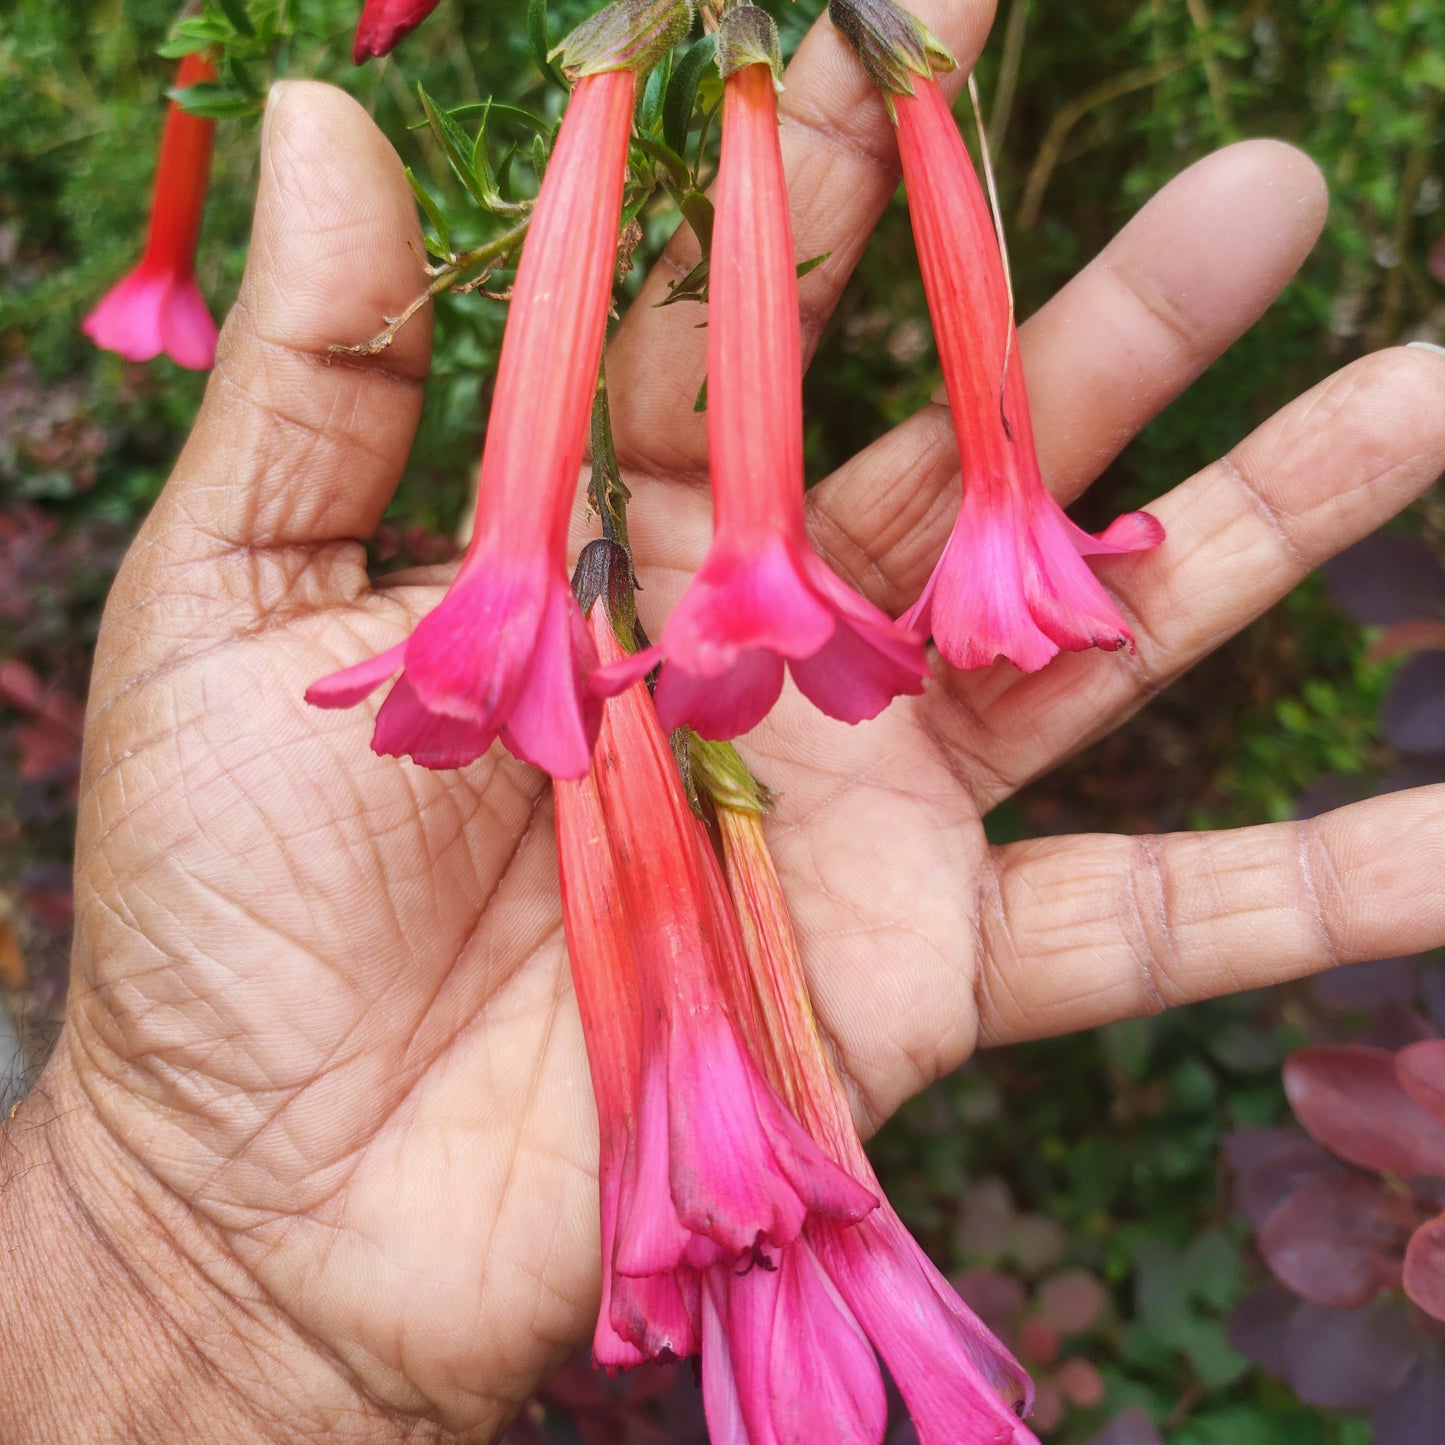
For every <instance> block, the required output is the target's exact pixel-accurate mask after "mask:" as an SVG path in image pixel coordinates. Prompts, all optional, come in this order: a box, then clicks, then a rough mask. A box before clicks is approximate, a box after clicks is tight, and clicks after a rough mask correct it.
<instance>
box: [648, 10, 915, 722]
mask: <svg viewBox="0 0 1445 1445" xmlns="http://www.w3.org/2000/svg"><path fill="white" fill-rule="evenodd" d="M776 46H777V38H776V31H775V30H773V28H772V21H771V20H770V19H769V18H768V17H767V15H766V14H765V13H764V12H763V11H761V10H759V9H756V8H755V7H753V6H751V5H743V6H738V7H735V8H733V9H730V10H728V11H726V12H725V13H724V15H723V18H722V21H721V23H720V26H719V30H718V58H719V66H720V68H722V70H723V73H724V76H725V81H724V95H723V129H722V154H721V159H720V161H719V165H718V178H717V197H716V221H715V223H714V226H713V234H712V248H711V261H710V267H709V279H708V410H707V418H708V448H709V454H710V468H711V473H712V486H713V524H714V539H713V545H712V548H711V550H710V551H709V553H708V555H707V558H706V560H705V561H704V562H703V565H702V567H701V568H700V569H699V571H698V573H697V575H696V577H695V578H694V579H693V581H692V583H691V585H690V586H689V587H688V589H687V591H686V593H685V594H684V595H683V597H682V600H681V601H680V602H679V603H678V605H677V608H676V610H675V611H674V612H673V614H672V616H671V618H670V619H669V620H668V622H667V625H666V627H665V628H664V629H663V631H662V635H661V637H660V639H659V650H660V652H661V655H662V657H663V658H664V659H665V661H664V665H663V669H662V674H661V677H660V679H659V682H658V687H657V707H658V712H659V715H660V716H661V718H662V720H663V724H664V725H665V726H666V727H669V728H671V727H676V726H678V725H680V724H681V723H684V722H685V723H688V724H690V725H691V726H692V727H694V728H695V729H697V731H698V732H700V733H702V734H703V735H704V736H705V737H710V738H726V737H733V736H734V735H736V734H737V733H740V732H745V731H746V730H747V729H749V728H751V727H753V726H754V725H756V724H757V723H758V722H760V721H761V720H762V718H763V717H764V715H765V714H766V713H767V711H768V709H769V708H771V707H772V705H773V703H774V702H775V701H776V700H777V697H778V694H779V692H780V691H781V690H782V685H783V671H784V666H785V664H786V666H787V667H788V668H789V669H790V670H791V672H792V676H793V680H794V682H796V683H797V685H798V687H799V689H800V690H801V691H802V692H803V694H804V695H805V696H806V697H808V698H809V699H810V700H811V701H812V702H813V703H814V704H815V705H816V706H818V707H819V708H821V709H822V710H823V711H824V712H826V713H828V714H830V715H831V716H833V717H837V718H841V719H843V720H844V721H846V722H860V721H862V720H863V719H865V718H870V717H873V716H875V715H876V714H877V713H878V712H880V711H881V710H882V709H883V708H884V707H886V706H887V705H888V703H889V702H890V701H891V699H892V698H893V697H895V696H896V695H898V694H899V693H918V692H921V691H922V690H923V682H924V679H925V678H926V676H927V671H928V669H927V663H926V661H925V658H924V653H923V648H922V645H921V643H920V641H919V639H918V638H917V637H915V636H914V635H912V634H911V633H910V632H908V631H906V630H905V629H903V628H900V627H899V626H898V624H896V623H895V622H893V621H892V620H891V619H890V618H888V617H887V616H886V615H885V614H884V613H883V612H881V611H879V610H878V609H877V608H876V607H874V606H873V605H872V603H870V602H868V601H866V600H865V599H864V598H862V597H860V596H859V595H858V594H857V593H856V592H854V591H853V589H852V588H850V587H848V586H847V585H846V584H845V583H844V582H843V581H842V580H841V579H839V578H838V577H837V576H836V575H835V574H834V573H833V572H832V571H831V570H830V569H829V568H828V567H827V565H826V564H825V563H824V562H823V561H822V559H821V558H820V557H819V556H818V555H817V553H816V552H815V551H814V550H813V547H812V544H811V543H810V542H809V541H808V537H807V533H806V531H805V528H804V522H803V402H802V376H803V367H802V341H801V332H800V323H799V312H798V281H797V272H796V264H795V261H794V256H793V236H792V228H791V225H790V223H789V219H788V198H787V191H786V189H785V186H784V181H783V163H782V154H781V151H780V149H779V145H778V114H777V96H776V93H775V89H774V69H773V63H774V61H775V58H776Z"/></svg>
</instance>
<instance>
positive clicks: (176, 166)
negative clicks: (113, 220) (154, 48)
mask: <svg viewBox="0 0 1445 1445" xmlns="http://www.w3.org/2000/svg"><path fill="white" fill-rule="evenodd" d="M215 78H216V70H215V67H214V66H213V65H212V64H211V62H210V61H209V60H207V59H206V57H205V56H204V55H201V54H195V55H187V56H185V57H184V58H183V59H182V60H181V63H180V66H179V67H178V68H177V70H176V87H177V88H178V89H181V90H185V89H187V88H188V87H190V86H192V85H199V84H200V83H201V82H203V81H208V80H214V79H215ZM215 134H216V124H215V122H214V121H210V120H202V119H201V117H200V116H197V115H191V114H189V113H188V112H187V111H184V110H182V109H181V107H180V105H179V104H177V103H176V102H175V101H172V102H171V103H170V105H169V107H168V108H167V110H166V123H165V130H164V131H163V132H162V135H161V153H160V160H159V162H158V164H157V166H156V188H155V199H154V201H153V202H152V204H151V221H150V230H149V232H148V233H147V235H146V245H145V251H144V253H143V254H142V256H141V259H140V263H139V264H138V265H137V266H136V268H135V270H133V271H132V272H131V273H130V274H129V275H128V276H127V277H125V279H124V280H122V281H120V282H118V283H117V284H116V285H115V286H113V287H112V288H111V289H110V290H109V291H107V292H106V294H105V295H104V296H103V297H102V298H101V299H100V301H99V302H98V303H97V304H96V306H95V309H94V310H93V311H91V313H90V315H89V316H87V317H86V318H85V320H84V321H83V322H82V323H81V328H80V329H81V330H82V331H84V332H85V334H86V335H87V336H88V337H90V339H91V340H92V341H93V342H95V344H96V345H97V346H99V347H101V348H102V349H103V350H105V351H114V352H118V353H119V354H120V355H121V356H123V357H125V359H126V360H127V361H149V360H150V359H151V358H152V357H155V356H159V355H160V354H161V353H162V352H164V353H165V354H166V355H167V356H169V357H170V358H171V360H172V361H174V362H175V363H176V364H177V365H178V366H184V367H188V368H189V369H190V370H192V371H206V370H208V369H209V368H210V367H211V366H212V365H214V364H215V360H216V323H215V322H214V321H213V320H212V319H211V313H210V312H209V311H208V310H207V309H206V302H205V298H204V297H203V296H202V295H201V288H200V285H199V284H198V283H197V281H196V242H197V241H198V240H199V239H200V235H201V218H202V215H203V213H204V212H205V209H206V186H207V183H208V182H209V180H210V175H211V146H212V143H213V141H214V139H215Z"/></svg>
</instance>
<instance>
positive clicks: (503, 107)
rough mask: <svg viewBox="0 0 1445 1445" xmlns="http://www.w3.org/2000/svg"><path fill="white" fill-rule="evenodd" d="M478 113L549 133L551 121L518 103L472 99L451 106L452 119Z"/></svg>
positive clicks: (470, 117)
mask: <svg viewBox="0 0 1445 1445" xmlns="http://www.w3.org/2000/svg"><path fill="white" fill-rule="evenodd" d="M478 115H480V116H486V117H489V118H491V119H493V120H495V119H497V118H498V117H504V118H506V119H508V120H514V121H516V122H517V124H518V125H523V126H526V127H527V129H528V130H531V131H534V132H535V133H536V134H537V135H542V136H545V135H549V134H550V133H551V130H552V122H551V121H549V120H545V119H544V118H543V117H542V116H540V115H533V114H532V112H531V111H530V110H523V109H522V107H521V106H520V105H507V104H505V103H504V102H503V101H500V100H472V101H468V102H467V103H466V104H465V105H454V106H453V107H452V108H451V117H452V119H453V120H471V119H472V118H473V117H474V116H478ZM425 124H426V122H425V121H418V122H417V124H416V125H414V126H413V127H412V129H413V130H416V129H418V128H419V127H420V126H422V125H425Z"/></svg>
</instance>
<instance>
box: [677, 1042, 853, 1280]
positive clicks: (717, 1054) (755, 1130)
mask: <svg viewBox="0 0 1445 1445" xmlns="http://www.w3.org/2000/svg"><path fill="white" fill-rule="evenodd" d="M668 1086H669V1091H670V1111H669V1120H668V1132H669V1144H670V1148H671V1171H670V1177H671V1181H672V1198H673V1202H674V1203H675V1204H676V1206H677V1217H678V1219H679V1220H681V1222H682V1223H683V1224H684V1225H685V1226H686V1227H687V1228H689V1229H691V1230H693V1231H694V1232H696V1233H698V1234H702V1235H706V1236H707V1237H708V1238H709V1239H713V1240H715V1241H716V1242H717V1243H718V1244H720V1245H722V1246H723V1248H724V1249H725V1250H727V1251H730V1252H731V1254H732V1256H733V1257H734V1258H737V1259H745V1258H747V1257H748V1256H749V1255H750V1254H751V1253H752V1251H754V1250H755V1249H759V1248H764V1247H768V1246H771V1247H777V1246H781V1245H783V1244H786V1243H788V1242H789V1241H790V1240H792V1239H795V1238H796V1237H797V1235H798V1231H799V1230H800V1229H801V1228H802V1225H803V1219H804V1218H805V1216H806V1214H807V1212H808V1211H809V1210H816V1211H819V1212H822V1213H825V1214H829V1215H833V1216H836V1217H839V1218H843V1219H848V1220H855V1219H859V1218H861V1217H862V1216H863V1215H864V1214H866V1213H867V1212H868V1211H869V1210H871V1209H873V1208H875V1207H876V1206H877V1203H878V1201H877V1199H876V1198H875V1197H874V1195H873V1194H872V1193H870V1192H869V1191H868V1190H867V1189H865V1188H864V1187H863V1186H862V1185H861V1184H859V1183H858V1182H857V1181H856V1180H854V1179H853V1178H851V1177H850V1176H849V1175H847V1174H845V1173H844V1172H843V1171H842V1170H841V1169H839V1168H838V1166H837V1165H836V1164H834V1163H832V1161H831V1160H829V1159H828V1158H827V1157H826V1156H825V1155H824V1154H823V1152H822V1150H821V1149H819V1147H818V1146H817V1144H816V1143H815V1142H814V1141H813V1139H812V1138H811V1137H810V1136H809V1135H808V1134H807V1132H806V1131H805V1130H804V1129H803V1128H802V1126H801V1125H800V1124H799V1123H798V1122H797V1120H796V1119H794V1118H793V1116H792V1115H791V1114H790V1113H788V1111H787V1109H786V1108H784V1106H783V1104H782V1102H781V1101H780V1100H779V1099H778V1096H777V1095H776V1094H775V1093H774V1092H773V1090H772V1089H771V1088H770V1087H769V1085H768V1084H767V1082H766V1081H765V1080H764V1079H763V1077H762V1075H761V1074H760V1073H759V1072H758V1069H757V1066H756V1065H755V1064H754V1063H753V1061H752V1059H751V1057H750V1056H749V1055H748V1054H747V1052H746V1051H745V1050H744V1048H743V1046H742V1044H741V1042H740V1041H739V1039H738V1036H737V1033H736V1032H735V1030H734V1029H733V1026H732V1024H731V1022H730V1021H729V1020H728V1019H727V1018H726V1017H725V1016H723V1015H721V1014H717V1015H714V1016H713V1017H712V1018H710V1019H707V1018H698V1017H695V1016H694V1017H690V1018H688V1019H687V1020H686V1022H685V1023H679V1024H675V1025H674V1026H673V1028H672V1029H671V1030H670V1042H669V1060H668Z"/></svg>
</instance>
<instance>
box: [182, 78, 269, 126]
mask: <svg viewBox="0 0 1445 1445" xmlns="http://www.w3.org/2000/svg"><path fill="white" fill-rule="evenodd" d="M166 96H167V97H168V98H169V99H170V100H174V101H176V102H178V103H179V105H180V106H181V108H182V109H183V110H185V111H187V112H188V113H189V114H191V115H198V116H200V118H201V119H202V120H226V119H228V118H229V117H231V116H234V115H253V114H254V113H255V112H256V111H257V110H259V109H260V105H261V102H260V101H259V100H257V98H256V97H255V96H254V95H243V94H242V93H241V92H240V91H237V90H232V89H231V88H230V87H229V86H225V85H217V84H215V82H214V81H209V80H205V81H202V82H201V83H200V84H199V85H188V86H187V87H186V88H185V89H184V90H175V89H171V90H168V91H166Z"/></svg>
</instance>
